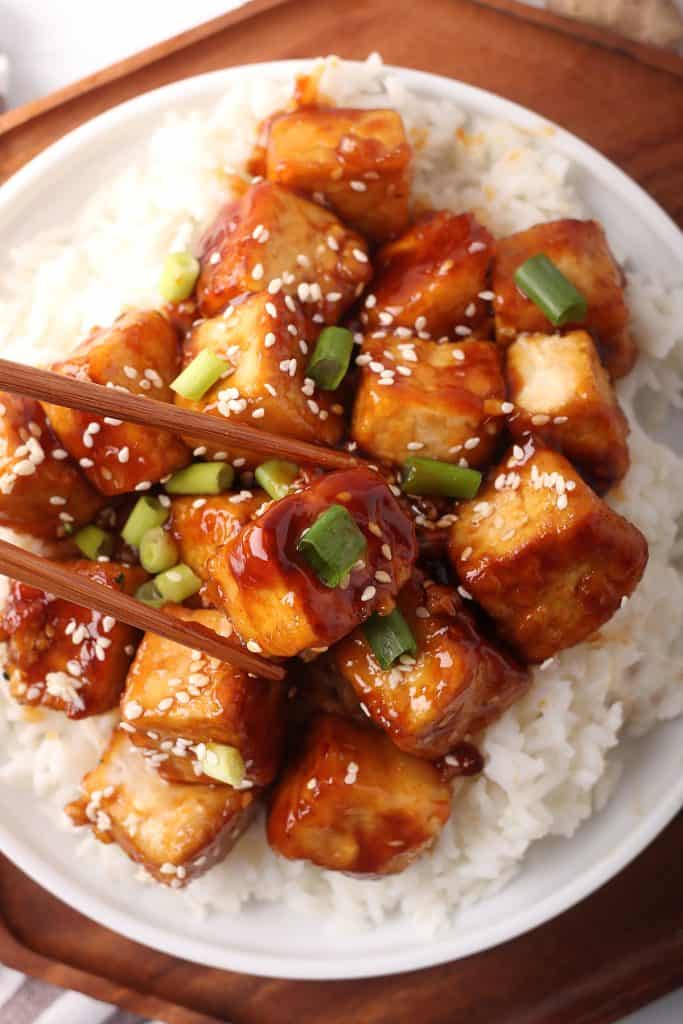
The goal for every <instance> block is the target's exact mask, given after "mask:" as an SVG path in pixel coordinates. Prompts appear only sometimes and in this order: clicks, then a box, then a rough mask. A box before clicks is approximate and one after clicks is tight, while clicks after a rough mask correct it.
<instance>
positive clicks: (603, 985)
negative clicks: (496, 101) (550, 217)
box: [0, 0, 683, 1024]
mask: <svg viewBox="0 0 683 1024" xmlns="http://www.w3.org/2000/svg"><path fill="white" fill-rule="evenodd" d="M494 8H495V9H494ZM372 50H379V51H380V52H381V53H382V55H383V56H384V58H385V60H387V61H390V62H392V63H395V64H403V65H405V66H408V67H416V68H422V69H425V70H429V71H434V72H437V73H439V74H443V75H448V76H451V77H457V78H460V79H462V80H464V81H466V82H470V83H472V84H474V85H478V86H481V87H483V88H486V89H490V90H492V91H493V92H497V93H500V94H501V95H504V96H507V97H509V98H510V99H513V100H516V101H517V102H519V103H522V104H524V105H526V106H528V107H531V108H533V109H535V110H537V111H539V112H540V113H542V114H544V115H546V116H547V117H550V118H552V119H554V120H556V121H558V122H559V123H560V124H562V125H563V126H564V127H566V128H568V129H570V130H571V131H574V132H576V133H577V134H578V135H580V136H581V137H583V138H584V139H586V140H587V141H588V142H590V143H592V144H593V145H594V146H596V147H597V148H598V149H600V150H601V151H602V152H603V153H605V154H606V155H607V156H609V157H610V158H611V159H612V160H614V161H615V162H616V163H618V164H620V165H621V166H622V167H623V168H624V169H625V170H626V171H627V172H628V173H629V174H631V175H632V176H633V177H634V178H635V179H636V180H637V181H639V182H640V183H641V184H642V185H643V186H644V187H645V188H646V189H648V191H650V192H651V193H652V194H653V195H654V196H655V198H656V199H658V201H659V202H660V203H661V204H662V205H663V206H664V207H665V208H666V209H667V210H668V211H669V213H671V214H672V215H673V216H674V217H677V218H678V220H679V222H680V221H681V220H683V130H682V128H683V80H682V78H681V74H680V67H681V62H680V61H679V59H678V58H676V57H673V56H671V55H665V54H661V53H660V52H659V51H654V52H653V48H651V47H638V46H637V45H636V44H628V43H625V42H624V41H620V40H617V39H616V37H614V36H603V35H601V34H600V33H599V32H597V31H596V30H595V29H585V28H584V27H583V26H580V25H578V24H575V23H573V22H569V21H565V20H564V19H558V18H556V17H552V18H548V17H539V16H538V15H537V14H535V13H533V12H530V10H529V9H528V8H525V7H524V6H522V5H521V4H517V3H515V2H514V0H422V2H421V3H419V4H415V2H414V0H325V3H319V2H318V0H296V2H295V3H294V2H291V0H256V2H254V3H251V4H249V5H247V7H246V8H243V9H241V10H239V11H236V12H232V13H231V14H228V15H224V16H223V17H221V18H218V19H216V20H214V21H213V22H209V23H207V24H206V25H201V26H199V27H198V28H196V29H193V30H192V31H190V32H187V33H184V34H183V35H182V36H178V37H176V38H175V39H172V40H169V41H167V42H166V43H163V44H161V45H159V46H155V47H152V48H151V49H150V50H147V51H145V52H144V53H142V54H138V55H137V56H135V57H132V58H130V59H129V60H126V61H123V62H121V63H120V64H117V65H113V66H112V67H111V68H107V69H105V70H104V71H102V72H99V73H98V74H96V75H93V76H91V77H90V78H88V79H85V80H83V81H82V82H80V83H77V84H76V85H74V86H70V87H68V88H67V89H64V90H61V91H60V92H59V93H56V94H54V95H53V96H51V97H48V98H47V99H44V100H39V101H37V102H36V103H33V104H28V105H27V106H26V107H23V108H20V109H19V110H16V111H11V112H9V113H8V114H5V115H3V116H0V180H3V179H4V178H6V177H8V176H9V175H10V174H11V173H13V171H15V170H16V169H18V168H19V167H20V166H22V164H24V163H25V162H26V161H27V160H29V159H31V157H33V156H34V155H35V154H36V153H38V152H39V151H40V150H41V149H43V148H44V147H45V146H47V145H49V144H50V143H51V142H52V141H54V140H55V139H57V138H59V137H60V136H61V135H63V134H64V132H66V131H68V130H70V129H71V128H73V127H75V126H76V125H78V124H80V123H82V122H83V121H85V120H87V119H88V118H90V117H92V116H94V115H95V114H97V113H100V112H101V111H103V110H106V109H107V108H108V107H111V106H114V105H115V104H116V103H119V102H121V101H122V100H125V99H128V98H130V97H132V96H135V95H137V94H139V93H141V92H145V91H147V90H149V89H152V88H156V87H157V86H159V85H163V84H165V83H166V82H170V81H173V80H176V79H180V78H185V77H188V76H189V75H193V74H197V73H200V72H202V71H208V70H212V69H214V68H219V67H225V66H228V65H231V64H239V63H245V62H249V61H258V60H269V59H275V58H288V57H301V56H312V55H316V54H319V53H328V52H335V53H338V54H339V55H340V56H343V57H355V58H362V57H365V56H366V55H367V54H368V53H369V52H371V51H372ZM682 848H683V816H681V817H679V818H678V819H677V820H676V821H675V822H673V823H672V824H671V825H670V826H669V828H668V829H667V830H666V831H665V832H664V833H663V834H662V836H660V838H659V839H658V840H657V841H656V842H655V843H654V844H653V845H652V846H651V847H650V848H649V849H648V850H646V851H645V852H644V853H643V854H642V855H641V856H640V857H639V858H638V860H637V861H636V862H635V863H634V864H632V865H631V866H630V867H629V868H627V869H626V870H625V871H624V872H622V873H621V875H619V877H618V878H616V879H614V880H613V881H612V882H611V883H609V884H608V885H606V886H604V887H603V888H602V889H601V890H600V891H599V892H598V893H595V894H594V895H593V896H592V897H591V898H590V899H589V900H587V901H584V902H583V903H581V904H580V905H579V906H577V907H575V908H574V909H572V910H570V911H568V912H567V913H565V914H563V915H561V917H559V918H557V919H556V920H555V921H552V922H550V923H549V924H547V925H545V926H543V927H542V928H539V929H536V930H535V931H533V932H530V933H528V934H527V935H525V936H523V937H521V938H519V939H517V940H515V941H514V942H511V943H507V944H506V945H503V946H500V947H498V948H497V949H494V950H490V951H489V952H487V953H482V954H479V955H478V956H474V957H469V958H468V959H466V960H462V961H458V962H456V963H453V964H450V965H447V966H444V967H437V968H432V969H429V970H424V971H419V972H413V973H410V974H405V975H401V976H399V977H393V978H389V979H386V978H385V979H381V978H379V979H371V980H367V981H349V982H327V983H314V982H287V981H273V980H263V979H257V978H251V977H248V976H246V975H238V974H233V973H229V972H221V971H216V970H213V969H209V968H202V967H198V966H196V965H192V964H188V963H186V962H184V961H180V960H176V959H174V958H172V957H169V956H166V955H164V954H162V953H157V952H155V951H153V950H149V949H146V948H143V947H141V946H138V945H136V944H135V943H133V942H130V941H128V940H126V939H123V938H121V937H119V936H117V935H115V934H113V933H112V932H109V931H107V930H106V929H104V928H101V927H100V926H98V925H95V924H93V923H92V922H91V921H89V920H87V919H86V918H84V917H82V916H81V915H79V914H77V913H76V912H75V911H73V910H71V909H69V908H68V907H66V906H65V905H64V904H62V903H60V902H59V901H58V900H56V899H55V898H54V897H52V896H50V895H49V894H48V893H46V892H44V891H43V890H42V889H40V888H39V887H38V886H36V885H35V884H34V883H33V882H31V881H29V879H28V878H26V877H25V876H24V875H23V874H22V873H21V872H20V871H19V870H18V869H17V868H16V867H14V866H13V865H12V864H10V863H9V862H8V861H7V860H4V859H3V858H0V959H1V960H2V961H3V962H5V963H6V964H8V965H9V966H11V967H15V968H17V969H19V970H23V971H25V972H27V973H30V974H32V975H34V976H36V977H40V978H43V979H44V980H46V981H49V982H52V983H54V984H58V985H63V986H65V987H69V988H74V989H78V990H80V991H83V992H86V993H88V994H89V995H92V996H94V997H96V998H98V999H104V1000H108V1001H110V1002H115V1003H118V1004H119V1005H121V1006H122V1007H124V1008H125V1009H127V1010H131V1011H135V1012H137V1013H139V1014H140V1015H142V1016H148V1017H155V1016H156V1017H160V1018H161V1019H163V1020H164V1021H166V1022H167V1024H207V1022H218V1021H228V1020H229V1021H231V1022H232V1024H288V1022H290V1021H291V1022H296V1024H300V1022H301V1021H305V1022H306V1024H322V1022H325V1024H330V1022H332V1021H334V1024H352V1022H353V1024H385V1022H386V1024H388V1022H391V1024H404V1022H405V1024H408V1022H410V1024H413V1022H414V1021H415V1020H416V1019H419V1021H420V1024H441V1022H443V1024H446V1022H448V1024H570V1022H571V1024H598V1022H600V1024H603V1022H608V1021H613V1020H615V1019H617V1018H618V1017H620V1016H622V1015H623V1014H625V1013H627V1012H629V1011H630V1010H632V1009H634V1008H636V1007H637V1006H639V1005H641V1004H642V1003H645V1002H648V1001H649V1000H651V999H654V998H655V997H656V996H658V995H660V994H662V993H664V992H666V991H668V990H670V989H671V988H673V987H675V986H676V985H679V984H683V905H682V903H683V901H682V898H681V894H682V893H683V864H682V862H681V856H680V851H681V849H682ZM331 1007H333V1008H334V1009H333V1010H331V1009H330V1008H331Z"/></svg>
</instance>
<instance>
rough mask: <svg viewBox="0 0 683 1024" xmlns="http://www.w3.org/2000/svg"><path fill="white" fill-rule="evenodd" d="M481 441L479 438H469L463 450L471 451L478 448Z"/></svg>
mask: <svg viewBox="0 0 683 1024" xmlns="http://www.w3.org/2000/svg"><path fill="white" fill-rule="evenodd" d="M479 440H480V438H478V437H468V438H467V440H466V441H465V443H464V445H463V448H465V449H466V450H467V451H471V450H472V449H473V448H476V447H477V445H478V444H479Z"/></svg>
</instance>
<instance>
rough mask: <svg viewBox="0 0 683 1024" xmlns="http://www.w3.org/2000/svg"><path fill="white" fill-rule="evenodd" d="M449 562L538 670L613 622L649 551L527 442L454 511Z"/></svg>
mask: <svg viewBox="0 0 683 1024" xmlns="http://www.w3.org/2000/svg"><path fill="white" fill-rule="evenodd" d="M449 553H450V558H451V562H452V564H453V567H454V569H455V571H456V573H457V575H458V577H459V578H460V581H461V583H462V585H463V586H464V587H465V588H466V589H467V591H468V592H469V593H470V594H471V595H472V596H473V597H474V599H475V601H478V602H479V604H480V605H481V606H482V608H484V610H485V611H486V612H488V614H489V615H490V616H491V618H492V619H493V621H494V622H495V624H496V628H497V630H498V632H499V633H500V634H501V636H503V637H504V638H505V639H506V640H507V641H508V642H509V643H510V644H511V645H512V646H513V647H514V648H515V649H516V650H517V652H518V653H519V654H520V655H521V656H522V658H524V659H525V660H526V661H529V662H542V661H545V659H546V658H550V657H552V656H553V655H555V654H557V653H558V651H562V650H564V649H565V648H566V647H573V646H574V644H578V643H580V642H581V641H582V640H586V639H587V638H588V637H590V636H591V634H592V633H595V631H596V630H598V629H599V628H600V626H602V625H604V623H606V622H607V621H608V620H609V619H611V617H612V616H613V615H614V613H615V612H616V611H617V609H618V608H619V606H620V605H621V602H622V601H623V599H624V598H626V597H628V596H629V595H630V594H631V593H632V592H633V591H634V589H635V588H636V586H637V585H638V582H639V581H640V578H641V576H642V575H643V572H644V570H645V565H646V563H647V556H648V548H647V541H646V540H645V538H644V537H643V535H642V534H641V533H640V531H639V530H638V529H636V527H635V526H633V524H632V523H629V522H628V521H627V520H626V519H624V518H623V517H622V516H620V515H618V514H617V513H616V512H615V511H614V510H613V509H611V508H610V507H609V505H607V504H606V503H605V502H604V501H602V499H601V498H599V497H598V496H597V495H596V494H595V493H594V492H593V491H592V490H591V489H590V487H588V485H587V484H585V483H584V482H583V481H582V480H581V478H580V477H579V475H578V473H577V472H576V471H575V469H574V468H573V466H572V465H571V463H569V462H567V460H566V459H565V458H564V457H563V456H562V455H560V454H559V453H558V452H554V451H550V450H549V449H545V448H536V447H535V445H534V443H533V441H531V440H530V441H527V443H526V445H525V447H524V448H523V449H522V448H521V447H519V446H515V447H514V448H513V449H512V451H511V452H510V453H508V456H507V457H506V459H505V460H504V461H503V462H502V463H501V465H500V466H499V467H498V468H497V469H496V470H495V471H492V473H491V475H490V477H489V480H488V481H487V483H486V484H485V486H484V487H482V488H481V490H480V491H479V493H478V495H477V497H476V498H475V499H474V500H473V501H469V502H463V503H461V504H460V505H459V507H458V519H457V521H456V522H455V524H454V525H453V527H452V531H451V537H450V543H449Z"/></svg>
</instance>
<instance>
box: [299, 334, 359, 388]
mask: <svg viewBox="0 0 683 1024" xmlns="http://www.w3.org/2000/svg"><path fill="white" fill-rule="evenodd" d="M352 351H353V334H352V333H351V331H347V329H346V328H345V327H325V328H324V329H323V330H322V331H321V332H320V335H319V337H318V341H317V343H316V346H315V348H314V349H313V355H312V356H311V360H310V362H309V364H308V369H307V370H306V376H307V377H312V379H313V380H314V381H315V382H316V384H317V385H318V387H319V388H322V389H323V391H334V390H335V389H336V388H338V387H339V385H340V384H341V382H342V381H343V379H344V377H345V376H346V372H347V370H348V368H349V363H350V362H351V353H352Z"/></svg>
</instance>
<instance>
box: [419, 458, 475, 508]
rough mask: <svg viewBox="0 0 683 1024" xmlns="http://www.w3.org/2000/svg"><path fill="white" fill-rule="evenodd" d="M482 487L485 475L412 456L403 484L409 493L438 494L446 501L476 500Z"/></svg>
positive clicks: (434, 460) (450, 464)
mask: <svg viewBox="0 0 683 1024" xmlns="http://www.w3.org/2000/svg"><path fill="white" fill-rule="evenodd" d="M480 484H481V473H479V472H478V471H477V470H476V469H465V468H464V467H463V466H454V465H452V463H450V462H439V461H438V460H437V459H421V458H420V457H419V456H411V457H410V458H409V459H406V461H405V462H404V463H403V483H402V484H401V487H402V489H403V491H404V492H405V493H406V494H418V495H430V494H432V495H434V494H439V495H441V496H442V497H444V498H473V497H474V496H475V494H476V493H477V491H478V490H479V485H480Z"/></svg>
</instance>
